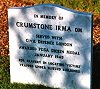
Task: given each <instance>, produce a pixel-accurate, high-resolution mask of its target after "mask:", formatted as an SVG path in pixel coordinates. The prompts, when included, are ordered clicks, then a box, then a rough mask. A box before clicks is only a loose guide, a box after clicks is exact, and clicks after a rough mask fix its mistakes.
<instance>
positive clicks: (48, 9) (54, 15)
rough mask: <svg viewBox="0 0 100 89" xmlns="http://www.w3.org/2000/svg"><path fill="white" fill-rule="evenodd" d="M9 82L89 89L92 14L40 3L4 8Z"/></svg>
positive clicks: (63, 88) (65, 88)
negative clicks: (5, 11)
mask: <svg viewBox="0 0 100 89" xmlns="http://www.w3.org/2000/svg"><path fill="white" fill-rule="evenodd" d="M8 21H9V48H10V49H9V50H10V75H11V82H12V83H14V82H17V83H24V84H27V83H28V84H42V85H45V86H49V87H53V88H61V89H90V88H91V62H92V61H91V59H92V57H91V54H92V14H90V13H83V12H77V11H74V10H70V9H68V8H65V7H62V6H58V5H53V4H43V5H36V6H33V7H16V8H9V9H8Z"/></svg>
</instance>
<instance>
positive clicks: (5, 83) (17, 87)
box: [0, 57, 53, 89]
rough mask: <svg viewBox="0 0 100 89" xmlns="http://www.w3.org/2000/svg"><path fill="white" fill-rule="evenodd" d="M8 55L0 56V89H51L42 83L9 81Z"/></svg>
mask: <svg viewBox="0 0 100 89" xmlns="http://www.w3.org/2000/svg"><path fill="white" fill-rule="evenodd" d="M9 68H10V67H9V57H0V89H53V88H50V87H45V86H43V85H34V84H33V85H30V84H19V83H14V84H11V83H10V69H9Z"/></svg>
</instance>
